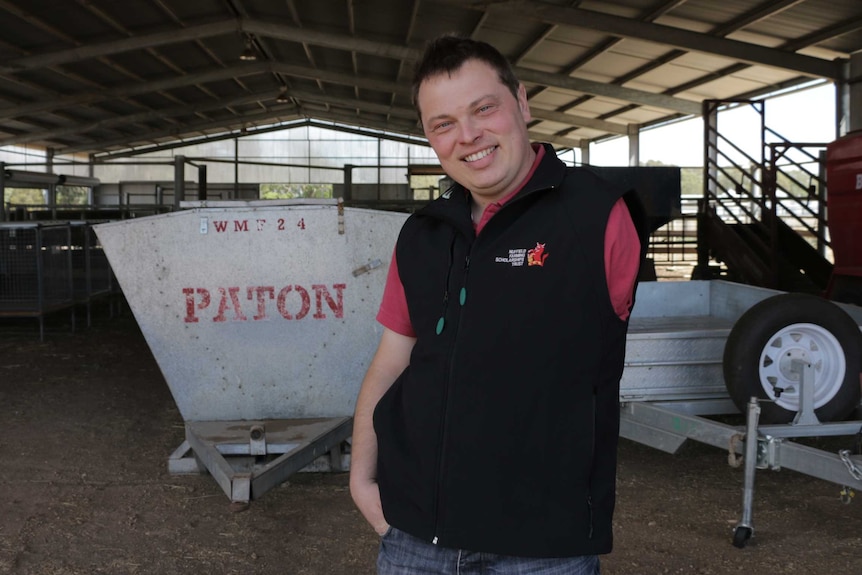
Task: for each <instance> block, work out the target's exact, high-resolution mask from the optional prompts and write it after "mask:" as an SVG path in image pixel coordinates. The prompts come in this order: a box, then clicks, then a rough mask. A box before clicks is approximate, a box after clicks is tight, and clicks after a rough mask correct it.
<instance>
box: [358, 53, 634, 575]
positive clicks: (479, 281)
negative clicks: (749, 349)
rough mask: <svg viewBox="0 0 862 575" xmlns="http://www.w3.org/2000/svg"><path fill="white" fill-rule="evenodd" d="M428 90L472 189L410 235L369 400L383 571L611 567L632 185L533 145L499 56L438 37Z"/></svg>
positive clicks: (432, 119)
mask: <svg viewBox="0 0 862 575" xmlns="http://www.w3.org/2000/svg"><path fill="white" fill-rule="evenodd" d="M413 94H414V102H415V104H416V108H417V111H418V112H419V117H420V120H421V122H422V127H423V129H424V132H425V135H426V136H427V138H428V141H429V142H430V144H431V146H432V147H433V149H434V151H435V152H436V154H437V156H438V158H439V160H440V163H441V165H442V166H443V168H444V169H445V171H446V173H447V174H448V175H449V176H450V177H451V178H452V179H453V180H454V181H455V182H457V184H456V185H454V186H453V187H452V188H450V189H449V190H448V191H446V193H444V194H443V196H442V197H441V198H439V199H437V200H435V201H434V202H432V203H431V204H429V205H428V206H427V207H425V208H423V209H422V210H420V211H419V212H417V213H416V214H414V215H413V216H411V217H410V218H409V219H408V221H407V222H405V225H404V227H403V229H402V230H401V233H400V235H399V238H398V243H397V245H396V248H395V257H393V260H392V263H391V265H390V270H389V279H388V281H387V286H386V289H385V292H384V297H383V303H382V304H381V308H380V312H379V314H378V320H379V321H380V322H381V323H382V324H383V326H384V332H383V335H382V337H381V340H380V344H379V347H378V350H377V352H376V354H375V356H374V358H373V360H372V362H371V365H370V366H369V368H368V371H367V373H366V375H365V378H364V380H363V382H362V387H361V390H360V392H359V397H358V399H357V404H356V413H355V417H354V430H353V453H352V462H351V477H350V489H351V494H352V496H353V498H354V501H355V502H356V505H357V507H358V508H359V510H360V511H361V512H362V513H363V515H364V516H365V518H366V519H367V520H368V522H369V523H370V524H371V526H372V527H373V528H374V529H375V530H376V531H377V533H378V534H380V535H381V537H382V539H381V547H380V553H379V557H378V573H380V574H381V575H389V574H399V575H409V574H413V573H440V574H446V573H451V574H455V573H458V574H462V575H463V574H472V573H531V574H545V575H550V574H563V573H565V574H574V575H580V574H584V575H593V574H597V573H599V560H598V555H599V554H603V553H608V552H610V550H611V545H612V534H611V516H612V513H613V508H614V494H615V480H616V475H615V474H616V447H617V437H618V430H619V398H618V396H619V380H620V377H621V375H622V368H623V361H624V356H625V337H626V329H627V320H628V315H629V311H630V309H631V305H632V303H633V297H634V285H635V280H636V276H637V272H638V265H639V262H640V257H641V244H642V242H641V241H640V240H639V238H638V233H637V231H636V228H635V226H634V225H633V222H632V217H631V216H630V214H629V211H628V209H627V207H626V203H625V201H624V200H623V199H622V197H623V193H622V191H621V190H617V189H615V188H613V187H612V186H610V185H609V184H608V183H607V182H605V181H603V180H601V179H600V178H598V177H597V176H596V175H595V174H594V173H593V172H591V171H589V170H588V169H584V168H566V166H565V165H564V164H563V163H562V162H561V161H560V160H559V159H558V158H557V157H556V155H555V154H554V152H553V149H552V148H551V147H550V146H549V145H535V146H534V145H531V144H530V141H529V137H528V133H527V122H528V121H529V120H530V110H529V106H528V103H527V96H526V90H525V88H524V86H523V84H521V83H519V82H518V80H517V79H516V78H515V76H514V74H513V72H512V70H511V67H510V66H509V64H508V62H507V61H506V59H505V58H504V57H503V56H502V55H501V54H500V53H499V52H498V51H497V50H495V49H494V48H493V47H491V46H490V45H488V44H485V43H482V42H476V41H473V40H470V39H466V38H460V37H456V36H443V37H441V38H438V39H437V40H435V41H434V42H432V43H431V44H429V46H428V48H427V50H426V52H425V55H424V57H423V59H422V61H421V62H420V63H419V65H418V67H417V71H416V76H415V79H414V86H413ZM638 213H639V212H638Z"/></svg>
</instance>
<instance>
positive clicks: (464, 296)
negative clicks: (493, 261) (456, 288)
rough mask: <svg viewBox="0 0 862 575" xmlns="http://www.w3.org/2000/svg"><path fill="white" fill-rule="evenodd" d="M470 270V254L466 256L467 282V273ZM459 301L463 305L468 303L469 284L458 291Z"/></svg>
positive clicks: (465, 272) (465, 276)
mask: <svg viewBox="0 0 862 575" xmlns="http://www.w3.org/2000/svg"><path fill="white" fill-rule="evenodd" d="M469 272H470V256H467V257H466V258H464V283H465V284H466V283H467V275H468V274H469ZM458 302H459V303H460V304H461V306H463V305H464V304H465V303H467V286H466V285H464V286H462V287H461V291H460V292H459V293H458Z"/></svg>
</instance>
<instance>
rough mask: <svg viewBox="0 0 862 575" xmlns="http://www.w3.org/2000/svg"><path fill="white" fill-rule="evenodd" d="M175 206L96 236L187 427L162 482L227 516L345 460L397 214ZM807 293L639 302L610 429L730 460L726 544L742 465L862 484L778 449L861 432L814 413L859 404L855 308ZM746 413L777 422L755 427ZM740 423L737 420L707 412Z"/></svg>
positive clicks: (853, 474)
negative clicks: (205, 492) (202, 493)
mask: <svg viewBox="0 0 862 575" xmlns="http://www.w3.org/2000/svg"><path fill="white" fill-rule="evenodd" d="M184 207H187V208H189V209H185V210H182V211H179V212H174V213H170V214H165V215H159V216H152V217H146V218H140V219H133V220H125V221H121V222H112V223H107V224H101V225H99V226H96V232H97V234H98V236H99V239H100V240H101V242H102V244H103V246H104V249H105V252H106V253H107V255H108V258H109V260H110V263H111V265H112V266H113V268H114V270H115V272H116V275H117V278H118V279H119V282H120V284H121V286H122V288H123V292H124V293H125V295H126V298H127V300H128V302H129V306H130V307H131V309H132V311H133V313H134V314H135V317H136V319H137V320H138V323H139V325H140V327H141V330H142V332H143V334H144V336H145V338H146V340H147V342H148V344H149V346H150V348H151V349H152V351H153V354H154V356H155V358H156V361H157V362H158V364H159V366H160V368H161V370H162V372H163V374H164V376H165V379H166V380H167V383H168V385H169V387H170V388H171V392H172V394H173V396H174V399H175V400H176V403H177V405H178V407H179V410H180V413H181V415H182V417H183V419H184V420H185V427H186V438H185V441H184V442H183V443H182V444H181V445H180V446H179V447H178V448H177V450H176V451H175V452H174V453H173V454H172V455H171V456H170V458H169V460H168V466H169V470H170V471H171V472H172V473H198V472H202V471H208V472H209V473H211V474H212V475H213V477H214V478H215V479H216V480H217V481H218V483H219V484H220V485H221V487H222V489H223V490H224V492H225V493H226V494H227V495H228V497H230V499H231V501H232V502H234V503H237V504H238V505H240V506H243V505H245V504H248V502H249V501H250V500H251V499H254V498H257V497H259V496H261V495H262V494H263V493H265V492H266V491H267V490H268V489H270V488H272V487H273V486H275V485H277V484H278V483H280V482H282V481H284V480H285V479H286V478H287V477H288V476H289V475H290V474H292V473H294V472H296V471H298V470H299V469H302V468H304V467H306V466H308V465H309V464H311V463H312V462H315V463H316V465H318V466H324V467H325V466H329V467H333V468H336V469H337V468H341V466H342V464H347V463H348V462H349V459H348V457H347V456H346V454H342V453H341V450H340V448H341V446H342V445H343V443H344V442H345V441H346V440H347V439H348V438H349V436H350V434H351V417H350V416H351V414H352V412H353V406H354V401H355V398H356V395H357V393H358V389H359V383H360V380H361V378H362V375H363V374H364V371H365V368H366V366H367V365H368V362H369V361H370V359H371V355H372V354H373V352H374V349H375V348H376V345H377V341H378V339H379V336H380V332H381V328H380V326H379V325H378V324H377V322H376V321H375V315H376V311H377V306H378V304H379V300H380V295H381V293H382V289H383V285H384V280H385V277H386V273H387V270H388V268H389V265H388V264H389V261H390V258H391V254H392V249H393V246H394V243H395V239H396V237H397V234H398V231H399V230H400V228H401V225H402V224H403V222H404V220H405V219H406V214H399V213H394V212H382V211H375V210H364V209H351V208H343V207H342V205H341V204H338V203H337V202H335V201H315V202H310V203H302V202H296V201H292V202H281V203H274V202H268V201H267V202H253V201H252V202H236V201H234V202H209V203H207V202H190V203H188V204H186V205H185V206H184ZM786 297H789V298H791V301H787V300H786V299H785V298H786ZM799 298H801V299H799ZM808 298H813V296H799V295H797V294H781V293H779V292H775V291H772V290H767V289H762V288H756V287H751V286H746V285H741V284H734V283H729V282H724V281H684V282H643V283H641V285H640V287H639V290H638V294H637V302H636V305H635V308H634V312H633V314H632V319H631V326H630V331H629V336H628V349H627V353H626V369H625V372H624V375H623V378H622V381H621V391H620V400H621V405H622V424H621V435H622V436H623V437H626V438H629V439H632V440H634V441H638V442H640V443H644V444H647V445H650V446H653V447H656V448H658V449H662V450H665V451H668V452H674V451H675V450H677V449H678V448H679V447H680V446H681V445H682V444H683V443H684V442H685V441H686V440H689V439H692V440H695V441H700V442H704V443H707V444H711V445H715V446H717V447H720V448H722V449H728V450H730V451H731V453H733V454H734V457H736V454H739V453H741V452H743V451H745V452H746V459H745V464H746V490H745V493H744V501H743V507H744V509H743V520H742V521H741V522H740V525H739V526H738V527H737V530H736V532H735V535H734V543H736V544H738V545H740V546H741V545H744V544H745V542H746V541H747V540H748V538H749V537H750V536H751V533H752V531H753V527H752V525H751V508H752V499H753V484H754V473H755V468H756V467H770V468H772V469H777V468H780V467H784V468H789V469H795V470H798V471H801V472H803V473H808V474H810V475H813V476H816V477H820V478H822V479H826V480H829V481H834V482H836V483H838V484H841V485H846V486H848V487H852V488H854V489H862V475H860V473H859V469H860V468H862V461H860V459H859V456H858V455H853V454H849V453H845V454H830V453H821V452H818V451H817V450H812V449H810V448H808V447H805V446H803V445H800V444H798V443H796V442H792V441H789V438H792V437H804V436H810V435H832V434H844V435H852V434H854V433H857V432H858V431H859V429H860V427H862V422H859V421H856V422H847V421H843V422H840V423H832V422H827V421H825V419H827V417H824V416H829V418H834V417H835V415H836V414H837V413H843V414H844V415H846V414H848V413H849V412H850V411H851V410H852V409H853V408H854V407H855V404H858V402H859V391H860V390H859V380H858V378H859V372H860V370H862V367H860V362H862V358H860V356H862V332H860V331H859V325H862V309H860V308H858V307H854V306H849V305H840V306H839V305H836V304H833V303H831V302H826V301H825V300H820V299H819V298H813V299H808ZM814 300H816V301H814ZM785 320H786V321H785ZM740 324H742V326H743V328H744V329H739V327H738V326H739V325H740ZM848 325H849V328H848ZM764 329H765V330H766V331H764ZM728 348H732V353H730V354H728ZM742 367H744V368H745V369H741V368H742ZM737 368H740V369H737ZM854 370H855V372H854ZM728 375H730V377H731V379H732V380H733V381H734V382H735V385H734V387H733V389H732V390H731V391H729V390H728V387H727V385H726V383H727V382H726V380H727V379H728ZM854 378H855V383H854ZM848 381H850V385H848V383H847V382H848ZM812 382H813V385H812ZM854 385H855V387H854ZM752 396H753V397H755V398H757V401H755V403H753V404H752V405H751V407H749V406H748V405H747V403H748V400H749V397H752ZM848 402H849V403H850V405H849V406H848V405H843V404H844V403H848ZM853 402H855V404H853ZM836 403H837V404H841V405H838V406H837V407H836ZM760 409H764V410H765V412H766V414H767V415H768V418H767V419H773V420H776V421H783V423H780V424H776V425H760V424H759V421H758V420H757V418H756V417H755V416H756V415H757V414H758V411H759V410H760ZM743 411H748V413H749V422H748V425H747V426H744V425H740V426H733V425H728V424H725V423H721V422H719V421H716V420H715V419H712V418H711V416H714V415H728V414H740V413H741V412H743ZM821 418H822V419H824V421H823V422H821V421H820V419H821ZM751 437H756V438H757V440H756V441H746V439H747V438H751ZM326 454H329V457H328V458H326V457H322V456H324V455H326Z"/></svg>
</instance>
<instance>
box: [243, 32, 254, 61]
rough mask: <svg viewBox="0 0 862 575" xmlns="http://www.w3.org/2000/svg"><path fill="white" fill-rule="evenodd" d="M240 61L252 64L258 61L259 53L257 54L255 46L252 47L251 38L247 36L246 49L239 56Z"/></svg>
mask: <svg viewBox="0 0 862 575" xmlns="http://www.w3.org/2000/svg"><path fill="white" fill-rule="evenodd" d="M239 59H240V60H242V61H244V62H251V61H253V60H257V52H255V50H254V45H252V43H251V36H246V38H245V48H244V49H243V51H242V53H241V54H240V55H239Z"/></svg>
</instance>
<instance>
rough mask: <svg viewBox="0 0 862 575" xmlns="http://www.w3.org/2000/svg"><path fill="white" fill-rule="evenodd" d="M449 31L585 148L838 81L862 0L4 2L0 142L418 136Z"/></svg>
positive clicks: (547, 122)
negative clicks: (299, 126)
mask: <svg viewBox="0 0 862 575" xmlns="http://www.w3.org/2000/svg"><path fill="white" fill-rule="evenodd" d="M446 32H458V33H463V34H468V35H471V36H473V37H475V38H477V39H481V40H485V41H488V42H490V43H492V44H494V45H495V46H497V47H498V48H499V49H500V50H501V51H502V52H503V53H504V54H505V55H506V56H507V57H509V58H510V59H511V61H512V62H513V63H514V64H515V66H516V67H517V71H518V73H519V75H520V77H521V79H522V80H523V81H524V83H525V84H526V86H527V88H528V94H529V97H530V102H531V106H532V108H533V115H534V122H533V124H532V125H531V132H532V134H533V135H534V136H535V137H537V138H543V139H547V140H550V141H552V142H553V143H555V144H556V145H557V146H559V147H577V146H580V145H583V144H584V143H588V142H590V141H594V140H597V139H602V138H606V137H608V136H611V135H619V134H625V133H628V131H629V130H630V129H631V126H632V125H634V126H649V125H653V124H656V123H661V122H664V121H667V120H670V119H673V118H677V117H682V116H688V115H696V114H698V113H699V111H700V103H701V102H702V101H703V100H705V99H733V98H754V97H758V96H761V95H764V94H769V93H773V92H775V91H776V90H779V89H785V88H788V87H793V86H798V85H802V84H804V83H808V82H811V81H812V80H816V79H825V80H829V81H841V80H842V77H841V74H842V67H841V65H840V64H841V62H843V61H846V60H847V58H849V56H850V55H851V54H852V53H854V52H856V51H859V50H860V49H862V2H859V1H858V0H843V1H841V0H761V1H757V0H722V1H721V2H714V1H712V0H602V1H591V0H584V1H580V2H579V1H571V0H553V1H543V2H537V1H532V2H530V1H492V0H488V1H475V0H414V1H403V0H397V1H384V0H287V1H285V2H271V1H269V0H124V1H122V2H121V1H117V0H77V1H62V2H61V1H57V0H53V1H52V0H2V1H0V38H2V40H0V145H10V144H24V143H29V144H34V145H39V146H45V147H51V148H53V149H54V150H55V153H56V154H65V153H76V152H80V153H92V154H96V155H97V156H99V155H108V154H116V153H126V152H129V151H135V150H137V151H144V150H153V149H157V148H158V147H159V146H161V145H163V144H165V143H169V144H170V143H174V142H177V141H195V140H200V139H201V138H206V137H208V136H212V135H224V134H227V133H232V132H236V133H239V132H240V131H242V133H249V132H253V131H254V130H255V129H256V128H257V127H262V126H266V127H271V126H272V125H274V124H278V123H280V122H286V121H295V120H297V119H301V118H311V119H315V120H323V121H329V122H333V123H336V124H343V125H349V126H357V127H360V128H365V129H369V130H374V131H383V132H387V133H392V134H399V135H407V136H415V137H420V138H421V132H420V131H419V130H418V126H417V124H416V121H415V115H414V113H413V110H412V106H411V103H410V90H409V82H410V76H411V72H412V66H413V64H414V62H415V59H416V58H417V57H418V56H419V54H420V53H421V50H422V47H423V45H424V43H425V42H426V41H427V40H429V39H431V38H433V37H434V36H436V35H438V34H441V33H446ZM247 42H248V43H249V44H250V45H251V47H252V49H253V50H254V52H255V53H256V55H257V60H256V61H242V60H241V59H240V54H241V53H242V52H243V49H244V48H245V46H246V43H247ZM280 94H282V95H284V96H286V98H284V99H283V101H280V100H279V99H278V97H279V95H280Z"/></svg>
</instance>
